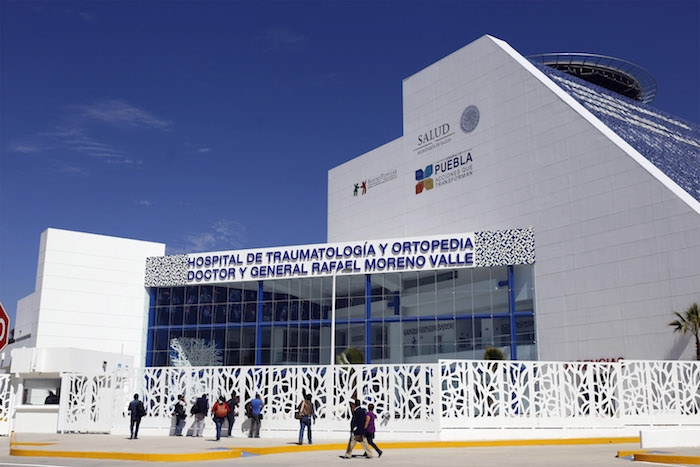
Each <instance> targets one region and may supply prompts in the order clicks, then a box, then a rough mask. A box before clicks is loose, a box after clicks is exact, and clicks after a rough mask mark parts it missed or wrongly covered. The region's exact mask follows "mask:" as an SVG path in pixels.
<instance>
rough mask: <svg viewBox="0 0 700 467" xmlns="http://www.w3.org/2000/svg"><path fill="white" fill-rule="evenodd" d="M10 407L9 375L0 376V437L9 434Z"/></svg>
mask: <svg viewBox="0 0 700 467" xmlns="http://www.w3.org/2000/svg"><path fill="white" fill-rule="evenodd" d="M10 407H12V390H11V386H10V375H0V435H9V434H10V420H11V417H10Z"/></svg>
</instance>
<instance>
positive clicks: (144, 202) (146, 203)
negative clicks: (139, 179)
mask: <svg viewBox="0 0 700 467" xmlns="http://www.w3.org/2000/svg"><path fill="white" fill-rule="evenodd" d="M134 204H135V205H137V206H145V207H151V206H153V205H154V204H156V203H155V202H154V201H151V200H149V199H140V200H137V201H134Z"/></svg>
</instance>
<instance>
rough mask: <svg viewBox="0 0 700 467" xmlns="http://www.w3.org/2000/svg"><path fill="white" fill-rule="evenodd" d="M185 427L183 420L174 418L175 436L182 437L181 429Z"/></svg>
mask: <svg viewBox="0 0 700 467" xmlns="http://www.w3.org/2000/svg"><path fill="white" fill-rule="evenodd" d="M184 427H185V418H184V417H183V418H177V417H176V418H175V436H182V429H183V428H184Z"/></svg>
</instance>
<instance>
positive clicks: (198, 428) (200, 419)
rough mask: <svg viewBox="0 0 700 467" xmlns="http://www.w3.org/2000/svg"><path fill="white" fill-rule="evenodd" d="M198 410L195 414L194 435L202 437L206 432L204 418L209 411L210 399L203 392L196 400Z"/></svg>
mask: <svg viewBox="0 0 700 467" xmlns="http://www.w3.org/2000/svg"><path fill="white" fill-rule="evenodd" d="M195 406H197V410H196V412H195V414H194V430H193V431H192V436H198V437H200V438H201V437H202V433H204V419H205V418H206V416H207V414H208V413H209V401H208V400H207V395H206V394H203V395H202V397H200V398H199V399H197V402H195Z"/></svg>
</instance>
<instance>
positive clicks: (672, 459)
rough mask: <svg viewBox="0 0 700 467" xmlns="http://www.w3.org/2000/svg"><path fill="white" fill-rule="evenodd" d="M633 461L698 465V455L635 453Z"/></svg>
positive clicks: (699, 462)
mask: <svg viewBox="0 0 700 467" xmlns="http://www.w3.org/2000/svg"><path fill="white" fill-rule="evenodd" d="M634 460H635V461H643V462H654V463H661V464H684V465H700V457H698V456H677V455H674V454H644V453H640V454H635V455H634Z"/></svg>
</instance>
